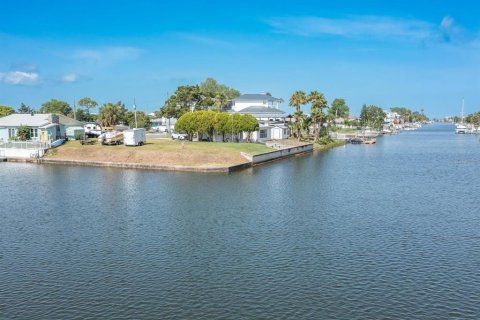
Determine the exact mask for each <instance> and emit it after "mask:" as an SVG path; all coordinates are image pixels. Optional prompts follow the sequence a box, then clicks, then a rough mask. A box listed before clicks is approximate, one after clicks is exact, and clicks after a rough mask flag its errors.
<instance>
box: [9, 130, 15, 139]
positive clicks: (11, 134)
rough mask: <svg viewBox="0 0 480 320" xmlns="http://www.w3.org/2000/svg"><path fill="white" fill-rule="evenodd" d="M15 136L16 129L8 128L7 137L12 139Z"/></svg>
mask: <svg viewBox="0 0 480 320" xmlns="http://www.w3.org/2000/svg"><path fill="white" fill-rule="evenodd" d="M16 136H17V130H15V129H8V139H13V138H15V137H16Z"/></svg>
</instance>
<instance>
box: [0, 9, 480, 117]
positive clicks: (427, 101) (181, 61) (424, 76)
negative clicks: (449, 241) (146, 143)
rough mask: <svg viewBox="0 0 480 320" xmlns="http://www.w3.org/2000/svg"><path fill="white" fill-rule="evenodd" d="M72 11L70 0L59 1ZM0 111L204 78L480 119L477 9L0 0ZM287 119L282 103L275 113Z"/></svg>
mask: <svg viewBox="0 0 480 320" xmlns="http://www.w3.org/2000/svg"><path fill="white" fill-rule="evenodd" d="M67 3H68V4H67ZM0 12H2V18H1V19H0V105H10V106H13V107H15V108H17V107H18V106H19V105H20V103H21V102H24V103H26V104H28V105H30V106H32V107H35V108H38V107H39V106H40V105H41V104H42V103H43V102H45V101H48V100H50V99H51V98H56V99H61V100H65V101H68V102H69V103H73V101H74V99H76V100H78V99H80V98H82V97H85V96H88V97H91V98H93V99H95V100H97V101H98V102H99V103H105V102H109V101H112V102H116V101H119V100H121V101H123V102H125V103H126V104H127V106H131V105H132V103H133V98H134V97H135V98H136V102H137V106H138V108H139V109H141V110H145V111H148V112H150V111H154V110H158V109H159V108H160V107H161V106H162V105H163V103H164V101H165V99H166V97H167V95H168V94H171V93H173V92H174V91H175V88H176V87H177V86H179V85H185V84H197V83H199V82H201V81H203V80H204V79H206V78H207V77H213V78H215V79H217V80H218V81H219V82H221V83H224V84H226V85H228V86H231V87H234V88H236V89H238V90H239V91H240V92H242V93H260V92H266V91H268V92H271V93H272V94H273V95H274V96H276V97H280V98H283V99H284V100H285V101H288V99H289V97H290V96H291V94H292V93H293V92H294V91H295V90H303V91H306V92H309V91H311V90H318V91H321V92H323V93H324V94H325V96H326V97H327V99H328V100H329V102H331V101H333V99H335V98H344V99H346V101H347V104H348V105H349V106H350V109H351V111H352V113H353V114H357V115H358V113H359V111H360V108H361V106H362V105H363V104H364V103H365V104H375V105H379V106H381V107H382V108H384V109H388V108H390V107H392V106H405V107H408V108H411V109H413V110H420V109H424V110H425V112H426V113H427V114H428V115H429V116H431V117H443V116H447V115H453V114H459V113H460V109H461V101H462V98H464V99H465V113H472V112H476V111H480V19H478V13H479V12H480V4H476V2H475V1H461V0H460V1H441V0H439V1H418V0H417V1H409V0H407V1H295V2H293V1H286V2H285V3H283V2H280V1H260V0H259V1H236V2H235V3H228V2H226V1H184V0H177V1H162V2H160V3H156V2H154V1H144V0H137V1H121V0H120V1H98V0H97V1H82V0H79V1H75V2H72V3H69V2H65V1H53V0H52V1H34V0H31V1H25V0H16V1H2V2H0ZM282 109H283V110H286V111H289V110H290V107H288V104H287V103H284V104H283V106H282Z"/></svg>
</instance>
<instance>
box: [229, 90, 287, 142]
mask: <svg viewBox="0 0 480 320" xmlns="http://www.w3.org/2000/svg"><path fill="white" fill-rule="evenodd" d="M280 101H281V100H280V99H277V98H274V97H272V96H269V95H266V94H244V95H241V96H239V97H238V98H236V99H234V100H233V103H232V109H231V110H230V111H229V112H230V113H239V114H250V115H252V116H254V117H255V118H256V119H257V120H258V124H259V127H260V128H259V130H258V131H256V132H254V133H252V136H251V138H252V140H253V141H257V142H264V141H267V140H272V139H287V138H288V134H289V128H288V125H287V123H286V118H287V114H286V113H285V112H283V111H282V110H280V109H279V107H278V105H279V103H280ZM245 138H246V134H244V139H245Z"/></svg>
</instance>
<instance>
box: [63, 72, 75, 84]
mask: <svg viewBox="0 0 480 320" xmlns="http://www.w3.org/2000/svg"><path fill="white" fill-rule="evenodd" d="M78 79H79V77H78V75H77V74H75V73H67V74H64V75H63V76H62V78H61V81H62V82H66V83H72V82H77V81H78Z"/></svg>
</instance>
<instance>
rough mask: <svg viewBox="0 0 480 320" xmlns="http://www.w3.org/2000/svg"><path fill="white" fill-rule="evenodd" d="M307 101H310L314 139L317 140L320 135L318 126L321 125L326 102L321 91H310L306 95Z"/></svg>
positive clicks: (326, 105)
mask: <svg viewBox="0 0 480 320" xmlns="http://www.w3.org/2000/svg"><path fill="white" fill-rule="evenodd" d="M308 101H309V102H310V103H311V115H310V116H311V118H312V123H313V131H314V137H315V138H314V139H315V141H316V142H318V139H319V136H320V128H321V127H323V121H324V120H325V115H324V113H323V109H325V108H327V107H328V102H327V99H326V98H325V96H324V95H323V93H321V92H318V91H312V92H310V94H309V95H308Z"/></svg>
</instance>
